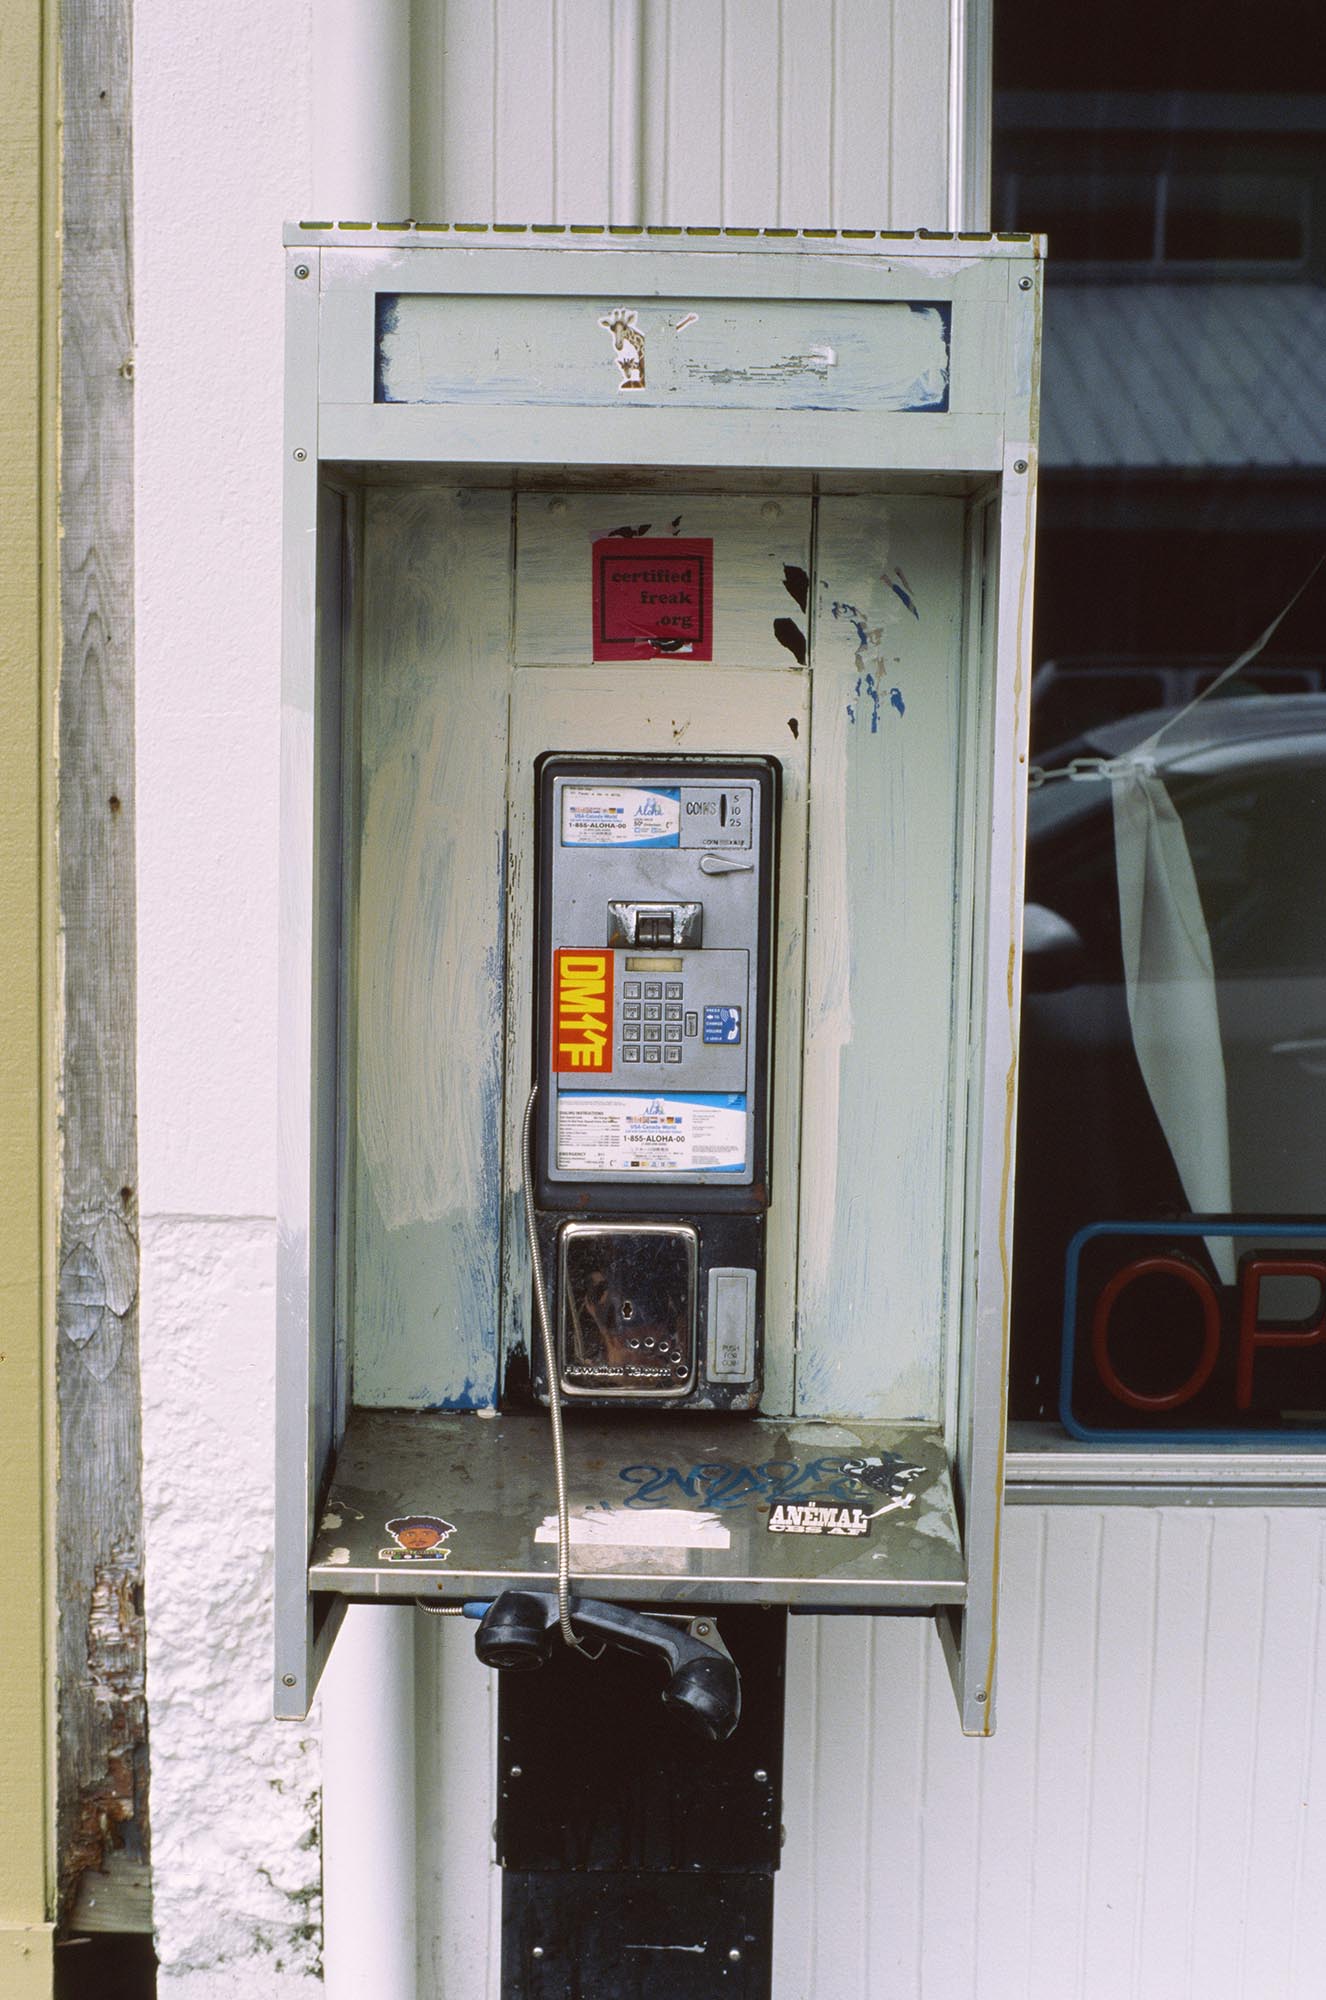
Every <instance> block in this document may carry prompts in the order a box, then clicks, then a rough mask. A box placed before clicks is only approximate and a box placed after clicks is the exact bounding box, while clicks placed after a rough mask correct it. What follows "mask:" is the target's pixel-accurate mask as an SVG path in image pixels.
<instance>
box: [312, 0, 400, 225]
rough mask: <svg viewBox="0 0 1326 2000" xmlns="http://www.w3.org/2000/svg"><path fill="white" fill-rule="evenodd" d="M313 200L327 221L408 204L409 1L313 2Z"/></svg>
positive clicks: (382, 213) (363, 218)
mask: <svg viewBox="0 0 1326 2000" xmlns="http://www.w3.org/2000/svg"><path fill="white" fill-rule="evenodd" d="M313 205H314V208H315V209H316V211H317V214H318V216H319V217H320V219H322V220H324V221H328V222H341V221H344V222H403V221H404V220H405V219H406V217H407V216H409V215H410V214H411V213H412V211H411V208H410V0H317V5H316V6H315V7H314V9H313Z"/></svg>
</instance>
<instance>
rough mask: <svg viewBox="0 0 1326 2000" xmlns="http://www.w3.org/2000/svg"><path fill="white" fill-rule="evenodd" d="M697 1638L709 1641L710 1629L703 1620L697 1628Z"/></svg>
mask: <svg viewBox="0 0 1326 2000" xmlns="http://www.w3.org/2000/svg"><path fill="white" fill-rule="evenodd" d="M695 1636H696V1638H697V1639H707V1638H708V1637H709V1627H708V1625H707V1624H705V1622H704V1620H703V1619H702V1620H701V1621H700V1623H699V1624H698V1625H697V1626H696V1628H695Z"/></svg>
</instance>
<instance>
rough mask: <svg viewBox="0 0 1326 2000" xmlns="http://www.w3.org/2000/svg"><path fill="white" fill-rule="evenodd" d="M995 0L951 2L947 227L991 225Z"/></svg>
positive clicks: (981, 227) (960, 227)
mask: <svg viewBox="0 0 1326 2000" xmlns="http://www.w3.org/2000/svg"><path fill="white" fill-rule="evenodd" d="M992 13H993V0H949V44H948V47H949V58H948V60H949V119H948V227H949V228H950V229H988V228H989V227H990V140H991V128H992V124H993V116H992V111H993V107H992V103H991V94H992V89H993V83H992V78H993V64H994V46H993V36H994V28H993V22H992Z"/></svg>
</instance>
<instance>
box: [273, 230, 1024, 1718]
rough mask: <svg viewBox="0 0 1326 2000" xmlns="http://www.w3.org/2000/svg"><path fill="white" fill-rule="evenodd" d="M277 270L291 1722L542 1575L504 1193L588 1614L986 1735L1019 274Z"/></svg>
mask: <svg viewBox="0 0 1326 2000" xmlns="http://www.w3.org/2000/svg"><path fill="white" fill-rule="evenodd" d="M287 246H288V247H287V275H286V285H287V293H288V334H287V381H288V388H287V433H286V461H285V483H286V494H285V500H286V601H285V643H284V665H283V729H282V767H283V777H282V828H281V870H282V926H283V928H282V940H281V1016H280V1018H281V1048H280V1063H281V1070H280V1104H279V1130H280V1146H279V1201H280V1218H279V1219H280V1235H279V1265H278V1286H279V1328H280V1354H279V1362H278V1469H277V1481H278V1519H277V1635H276V1647H277V1657H276V1687H277V1709H278V1713H281V1714H288V1715H301V1714H303V1713H305V1712H306V1710H307V1707H308V1703H309V1701H310V1700H311V1698H312V1693H313V1689H314V1686H315V1684H316V1679H317V1675H318V1672H319V1671H320V1667H321V1664H322V1661H323V1659H324V1658H325V1655H326V1652H327V1649H328V1647H329V1645H330V1643H331V1641H332V1639H333V1637H334V1634H335V1630H336V1627H337V1624H338V1621H339V1615H340V1613H341V1611H342V1610H343V1608H344V1606H345V1604H346V1603H347V1602H348V1601H350V1600H351V1599H361V1600H362V1599H395V1600H406V1601H408V1600H411V1599H417V1598H422V1599H425V1600H427V1601H430V1602H432V1603H435V1604H437V1605H438V1606H455V1605H459V1604H461V1603H462V1602H465V1601H475V1600H485V1599H489V1598H492V1597H493V1596H494V1595H495V1594H497V1593H498V1592H500V1591H501V1590H503V1589H504V1588H506V1587H507V1586H510V1585H517V1586H524V1587H527V1588H528V1587H542V1588H546V1587H548V1586H549V1585H550V1583H551V1581H552V1578H553V1576H554V1573H555V1567H556V1554H557V1550H556V1542H557V1523H556V1507H555V1500H554V1494H553V1485H552V1469H551V1456H550V1446H549V1439H548V1418H547V1411H546V1409H545V1407H544V1403H545V1401H546V1398H547V1394H548V1390H549V1384H548V1381H547V1379H546V1375H547V1371H546V1369H544V1368H543V1366H542V1363H541V1361H540V1358H539V1343H538V1340H537V1338H536V1334H535V1326H534V1309H533V1303H532V1301H533V1286H532V1270H531V1263H530V1257H529V1235H528V1232H527V1230H526V1228H525V1227H524V1223H523V1213H524V1204H525V1199H526V1193H527V1190H528V1192H529V1194H530V1196H531V1202H532V1208H533V1212H534V1215H535V1240H537V1242H538V1243H539V1246H540V1257H541V1266H542V1269H543V1272H544V1275H545V1280H546V1287H547V1290H548V1294H549V1298H550V1300H551V1302H552V1303H551V1314H552V1320H553V1322H554V1331H555V1333H556V1337H557V1343H558V1346H557V1362H556V1367H557V1371H558V1377H559V1380H558V1384H557V1388H558V1393H559V1397H560V1401H561V1403H562V1405H563V1409H564V1423H565V1435H566V1460H567V1481H568V1507H569V1515H570V1559H571V1567H572V1571H573V1574H574V1576H575V1577H576V1579H577V1585H578V1587H580V1588H583V1589H585V1590H586V1591H589V1590H592V1594H593V1595H594V1596H595V1597H596V1598H599V1599H603V1600H608V1601H612V1600H617V1601H621V1602H626V1603H633V1604H644V1605H650V1606H654V1607H657V1608H660V1609H672V1610H693V1609H694V1608H696V1607H708V1608H721V1607H722V1606H723V1605H724V1604H751V1605H761V1604H764V1605H787V1606H790V1607H791V1608H792V1609H794V1610H803V1611H832V1612H850V1611H857V1612H863V1613H866V1612H868V1613H881V1614H886V1613H890V1612H896V1613H927V1614H933V1615H934V1616H935V1617H936V1619H937V1621H938V1624H939V1629H940V1633H941V1636H942V1638H943V1641H944V1646H945V1651H946V1654H947V1657H948V1659H949V1664H950V1668H951V1671H952V1675H953V1680H954V1686H955V1690H956V1692H957V1697H958V1703H959V1709H960V1714H961V1719H962V1725H963V1727H964V1728H965V1729H967V1730H968V1731H969V1732H973V1733H988V1731H989V1729H990V1728H991V1726H992V1714H993V1685H994V1683H993V1674H994V1661H995V1640H996V1614H997V1595H998V1548H999V1517H1000V1502H1001V1486H1002V1448H1003V1430H1004V1382H1005V1376H1006V1340H1007V1315H1008V1289H1009V1287H1008V1279H1009V1258H1010V1245H1011V1224H1012V1216H1011V1189H1012V1144H1013V1110H1014V1093H1015V1085H1016V1030H1017V1020H1016V1006H1017V1000H1016V996H1017V968H1018V954H1019V948H1020V930H1021V881H1022V844H1023V802H1024V793H1025V738H1026V727H1027V711H1028V696H1029V664H1030V655H1029V644H1030V630H1029V623H1030V602H1031V598H1030V584H1031V548H1032V528H1033V502H1034V476H1035V429H1034V422H1035V394H1036V369H1037V357H1038V352H1039V301H1040V268H1039V246H1038V244H1037V242H1036V241H1035V240H1034V239H1031V238H1028V237H993V238H992V237H972V238H961V239H953V238H939V239H937V238H933V237H924V236H917V237H875V236H873V235H872V234H871V233H870V232H857V233H854V234H840V235H835V234H833V233H832V232H815V233H813V234H811V235H799V234H797V233H796V232H792V231H767V232H760V231H748V232H742V231H717V230H715V231H709V232H681V231H652V232H651V231H648V230H640V231H634V232H613V231H607V230H602V231H581V232H575V231H570V230H560V229H553V228H548V229H546V230H528V231H527V230H522V229H514V228H513V229H497V228H491V229H483V230H480V229H478V228H475V229H473V230H464V231H463V230H460V229H451V230H446V229H437V230H425V229H422V228H418V229H416V228H409V229H403V230H388V229H369V228H364V229H349V228H342V227H333V226H323V225H307V224H301V225H294V226H292V227H291V228H290V230H289V231H288V233H287ZM535 1089H537V1092H538V1095H537V1097H536V1098H535V1100H534V1108H533V1111H532V1112H531V1114H530V1120H529V1126H530V1129H531V1131H532V1133H533V1144H532V1146H530V1147H529V1148H528V1149H527V1148H526V1146H525V1143H524V1139H523V1136H522V1135H523V1133H524V1131H525V1129H526V1113H527V1111H529V1110H530V1094H531V1091H532V1090H535Z"/></svg>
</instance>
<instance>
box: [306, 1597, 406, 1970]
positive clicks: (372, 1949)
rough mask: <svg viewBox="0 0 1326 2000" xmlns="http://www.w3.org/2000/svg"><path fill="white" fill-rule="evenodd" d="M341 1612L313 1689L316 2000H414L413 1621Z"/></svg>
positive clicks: (393, 1610)
mask: <svg viewBox="0 0 1326 2000" xmlns="http://www.w3.org/2000/svg"><path fill="white" fill-rule="evenodd" d="M417 1616H418V1613H417V1612H416V1611H415V1608H414V1606H413V1605H412V1604H410V1605H385V1604H352V1605H351V1606H350V1607H349V1609H348V1610H347V1612H346V1614H345V1623H344V1624H343V1625H342V1627H341V1630H340V1633H339V1634H338V1636H337V1640H336V1644H335V1645H334V1646H333V1648H332V1654H331V1658H330V1660H329V1661H328V1663H327V1669H326V1672H325V1673H324V1675H323V1679H322V1898H323V1978H324V1983H325V1985H324V1990H325V1993H326V2000H367V1996H369V1995H371V1996H372V2000H414V1996H415V1962H416V1948H415V1918H416V1910H415V1810H414V1796H415V1741H414V1621H415V1619H416V1617H417Z"/></svg>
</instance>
